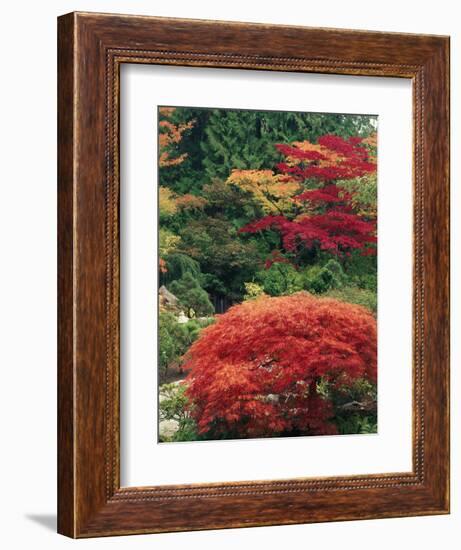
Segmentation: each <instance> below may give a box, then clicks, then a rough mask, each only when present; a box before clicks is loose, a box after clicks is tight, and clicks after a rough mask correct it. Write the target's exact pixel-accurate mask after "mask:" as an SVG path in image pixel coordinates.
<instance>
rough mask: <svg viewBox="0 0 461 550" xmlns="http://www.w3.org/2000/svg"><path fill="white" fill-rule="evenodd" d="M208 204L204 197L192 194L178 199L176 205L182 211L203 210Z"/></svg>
mask: <svg viewBox="0 0 461 550" xmlns="http://www.w3.org/2000/svg"><path fill="white" fill-rule="evenodd" d="M207 204H208V201H207V200H206V199H205V198H204V197H197V195H192V194H191V193H186V194H185V195H181V196H179V197H177V199H176V205H177V207H178V208H179V209H180V210H203V209H204V208H205V206H206V205H207Z"/></svg>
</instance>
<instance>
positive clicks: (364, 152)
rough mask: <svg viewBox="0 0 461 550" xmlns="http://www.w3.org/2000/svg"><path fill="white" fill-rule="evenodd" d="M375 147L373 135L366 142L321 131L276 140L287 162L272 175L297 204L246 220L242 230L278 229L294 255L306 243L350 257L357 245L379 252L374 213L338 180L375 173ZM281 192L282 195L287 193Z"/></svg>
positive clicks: (367, 252) (366, 252) (366, 251)
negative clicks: (313, 138)
mask: <svg viewBox="0 0 461 550" xmlns="http://www.w3.org/2000/svg"><path fill="white" fill-rule="evenodd" d="M374 146H375V141H374V140H368V141H366V142H364V140H363V139H362V138H360V137H350V138H348V139H344V138H342V137H339V136H335V135H325V136H322V137H320V138H319V139H318V141H317V143H311V142H309V141H303V142H294V143H292V144H278V145H276V148H277V149H278V151H279V152H280V153H282V154H283V155H284V156H285V162H282V163H279V164H278V165H277V168H278V170H279V171H280V172H281V173H280V174H278V175H276V176H273V177H274V178H277V183H278V185H279V186H280V187H282V189H283V186H285V194H284V196H285V204H286V200H287V199H286V196H287V194H288V195H290V200H291V204H293V203H294V204H295V205H296V206H295V209H294V210H293V212H294V214H293V213H292V214H291V215H290V214H289V213H288V212H284V211H283V210H282V209H280V208H277V211H276V210H275V209H272V210H271V211H270V213H269V215H267V216H265V217H263V218H260V219H258V220H255V221H253V222H250V223H248V224H246V225H245V226H244V227H242V228H241V230H240V231H241V232H242V233H257V232H259V231H263V230H267V229H275V230H277V231H279V232H280V234H281V237H282V244H283V247H284V249H285V251H286V252H288V253H290V254H296V253H297V252H299V251H300V250H301V249H303V248H306V249H313V248H318V249H319V250H323V251H327V252H330V253H331V254H334V255H335V256H338V257H343V256H348V255H350V253H351V251H353V250H358V251H360V252H361V254H363V255H373V254H376V246H375V243H376V217H366V216H363V215H362V212H361V211H358V210H359V208H358V207H357V201H356V200H355V199H354V194H353V193H351V192H348V191H347V190H345V189H343V188H342V187H341V186H340V185H338V182H344V181H349V180H356V179H357V178H366V177H371V176H373V175H375V174H376V157H375V148H374ZM309 182H314V185H315V187H312V186H310V185H309ZM301 185H302V186H304V190H303V191H302V192H300V193H297V194H294V193H293V189H294V188H293V186H298V189H299V186H301ZM311 185H312V184H311ZM278 193H279V195H282V196H283V192H280V191H278ZM285 210H286V208H285Z"/></svg>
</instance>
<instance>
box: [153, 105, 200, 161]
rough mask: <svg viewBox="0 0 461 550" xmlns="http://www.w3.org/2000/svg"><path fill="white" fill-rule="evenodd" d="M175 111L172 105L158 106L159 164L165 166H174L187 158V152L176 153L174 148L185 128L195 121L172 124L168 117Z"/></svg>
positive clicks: (187, 128) (188, 128)
mask: <svg viewBox="0 0 461 550" xmlns="http://www.w3.org/2000/svg"><path fill="white" fill-rule="evenodd" d="M174 112H175V108H174V107H160V109H159V118H160V121H159V123H158V127H159V137H158V139H159V152H160V156H159V166H160V168H165V167H167V166H176V165H178V164H181V163H182V162H184V160H185V159H186V158H187V153H182V154H178V153H177V151H176V149H177V145H178V143H179V142H180V141H181V139H182V136H183V134H184V132H185V131H186V130H190V129H191V128H192V127H193V126H194V124H195V121H193V120H191V121H190V122H187V123H186V124H178V125H176V124H173V122H171V120H169V118H170V117H171V115H172V114H173V113H174Z"/></svg>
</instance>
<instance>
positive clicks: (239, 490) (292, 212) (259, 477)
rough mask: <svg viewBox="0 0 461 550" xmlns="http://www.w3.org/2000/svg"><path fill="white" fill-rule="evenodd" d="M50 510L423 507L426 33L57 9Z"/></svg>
mask: <svg viewBox="0 0 461 550" xmlns="http://www.w3.org/2000/svg"><path fill="white" fill-rule="evenodd" d="M58 71H59V75H58V76H59V79H58V80H59V89H58V139H59V143H58V149H59V162H58V224H59V227H58V233H59V243H58V245H59V246H58V250H59V258H58V260H59V261H58V264H59V277H58V292H59V311H58V317H59V323H58V327H59V328H58V346H59V349H58V363H59V364H58V393H59V399H58V463H59V464H58V466H59V471H58V531H59V532H60V533H62V534H64V535H67V536H70V537H74V538H77V537H98V536H108V535H122V534H136V533H155V532H165V531H184V530H197V529H218V528H229V527H245V526H261V525H275V524H294V523H310V522H322V521H338V520H353V519H365V518H368V519H370V518H385V517H399V516H414V515H430V514H445V513H448V512H449V305H448V304H449V81H448V78H449V39H448V37H443V36H432V35H410V34H390V33H379V32H365V31H351V30H339V29H316V28H307V27H288V26H274V25H258V24H248V23H230V22H217V21H196V20H181V19H165V18H156V17H141V16H122V15H110V14H104V15H103V14H92V13H71V14H68V15H64V16H62V17H60V18H59V20H58Z"/></svg>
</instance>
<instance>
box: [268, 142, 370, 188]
mask: <svg viewBox="0 0 461 550" xmlns="http://www.w3.org/2000/svg"><path fill="white" fill-rule="evenodd" d="M276 148H277V149H278V151H280V152H281V153H282V154H283V155H284V156H285V157H287V159H288V162H282V163H280V164H278V165H277V168H278V169H279V171H280V172H282V173H283V174H289V175H290V176H291V177H292V178H293V179H294V180H296V181H304V180H307V179H312V178H315V179H317V180H320V181H331V180H337V179H352V178H357V177H360V176H363V175H365V174H369V173H372V172H375V171H376V163H375V162H374V159H373V158H372V157H371V156H370V152H369V149H368V148H367V147H366V146H364V145H363V144H362V138H359V137H350V138H349V139H344V138H342V137H340V136H334V135H326V136H322V137H320V138H319V139H318V141H317V144H312V143H310V142H308V141H306V142H297V143H294V144H292V145H286V144H277V145H276Z"/></svg>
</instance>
